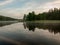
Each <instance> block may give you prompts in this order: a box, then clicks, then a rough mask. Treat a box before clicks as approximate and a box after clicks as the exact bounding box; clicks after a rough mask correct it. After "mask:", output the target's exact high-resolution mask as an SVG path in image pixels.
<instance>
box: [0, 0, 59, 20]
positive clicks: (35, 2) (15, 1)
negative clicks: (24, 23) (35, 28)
mask: <svg viewBox="0 0 60 45" xmlns="http://www.w3.org/2000/svg"><path fill="white" fill-rule="evenodd" d="M53 8H60V0H0V15H3V16H8V17H12V18H17V19H22V18H23V16H24V14H28V13H29V12H32V11H35V13H36V14H38V13H42V12H46V11H48V10H49V9H53Z"/></svg>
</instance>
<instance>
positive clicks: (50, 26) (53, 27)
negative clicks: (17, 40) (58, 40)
mask: <svg viewBox="0 0 60 45" xmlns="http://www.w3.org/2000/svg"><path fill="white" fill-rule="evenodd" d="M23 25H24V28H25V29H26V28H28V29H29V31H31V30H32V31H35V30H36V29H35V28H38V29H43V30H46V29H47V30H48V31H49V32H51V33H53V32H54V34H56V33H60V23H36V22H24V23H23Z"/></svg>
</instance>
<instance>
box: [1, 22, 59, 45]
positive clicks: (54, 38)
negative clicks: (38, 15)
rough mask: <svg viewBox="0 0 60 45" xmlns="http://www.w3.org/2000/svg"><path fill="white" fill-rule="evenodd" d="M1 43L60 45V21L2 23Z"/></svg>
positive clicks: (14, 44) (8, 44)
mask: <svg viewBox="0 0 60 45" xmlns="http://www.w3.org/2000/svg"><path fill="white" fill-rule="evenodd" d="M0 45H60V23H38V22H37V23H36V22H19V23H11V22H9V23H0Z"/></svg>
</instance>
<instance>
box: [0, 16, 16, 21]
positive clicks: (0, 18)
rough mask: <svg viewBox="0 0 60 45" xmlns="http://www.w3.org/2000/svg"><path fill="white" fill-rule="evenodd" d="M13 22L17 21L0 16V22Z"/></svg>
mask: <svg viewBox="0 0 60 45" xmlns="http://www.w3.org/2000/svg"><path fill="white" fill-rule="evenodd" d="M13 20H17V19H14V18H10V17H6V16H1V15H0V21H13Z"/></svg>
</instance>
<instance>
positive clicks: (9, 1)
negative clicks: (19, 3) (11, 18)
mask: <svg viewBox="0 0 60 45" xmlns="http://www.w3.org/2000/svg"><path fill="white" fill-rule="evenodd" d="M11 2H13V0H6V1H3V2H0V6H3V5H6V4H8V3H11Z"/></svg>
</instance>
